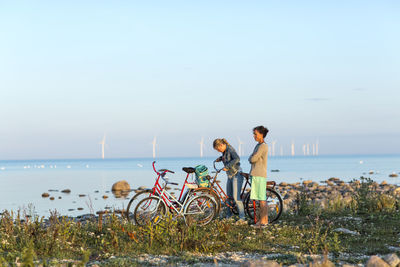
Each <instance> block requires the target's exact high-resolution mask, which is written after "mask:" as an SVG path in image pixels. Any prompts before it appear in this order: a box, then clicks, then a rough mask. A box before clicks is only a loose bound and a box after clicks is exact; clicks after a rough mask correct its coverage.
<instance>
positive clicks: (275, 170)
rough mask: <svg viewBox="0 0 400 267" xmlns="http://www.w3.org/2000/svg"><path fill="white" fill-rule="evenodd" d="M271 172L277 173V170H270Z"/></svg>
mask: <svg viewBox="0 0 400 267" xmlns="http://www.w3.org/2000/svg"><path fill="white" fill-rule="evenodd" d="M271 172H279V170H278V169H276V170H271Z"/></svg>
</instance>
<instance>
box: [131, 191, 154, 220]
mask: <svg viewBox="0 0 400 267" xmlns="http://www.w3.org/2000/svg"><path fill="white" fill-rule="evenodd" d="M152 194H153V190H152V189H145V190H143V191H140V192H139V193H136V194H135V195H134V196H133V197H132V198H131V199H130V200H129V203H128V206H127V207H126V212H125V217H126V218H127V220H128V221H129V222H131V221H133V214H134V212H135V208H136V206H137V204H138V203H139V202H140V201H141V200H142V199H144V198H147V197H150V196H151V195H152Z"/></svg>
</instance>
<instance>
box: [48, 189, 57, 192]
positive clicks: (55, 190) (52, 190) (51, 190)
mask: <svg viewBox="0 0 400 267" xmlns="http://www.w3.org/2000/svg"><path fill="white" fill-rule="evenodd" d="M49 192H58V190H57V189H49Z"/></svg>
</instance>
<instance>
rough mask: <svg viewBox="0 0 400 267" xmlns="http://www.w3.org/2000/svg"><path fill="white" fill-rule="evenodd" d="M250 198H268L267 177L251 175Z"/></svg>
mask: <svg viewBox="0 0 400 267" xmlns="http://www.w3.org/2000/svg"><path fill="white" fill-rule="evenodd" d="M250 199H254V200H267V178H265V177H260V176H251V191H250Z"/></svg>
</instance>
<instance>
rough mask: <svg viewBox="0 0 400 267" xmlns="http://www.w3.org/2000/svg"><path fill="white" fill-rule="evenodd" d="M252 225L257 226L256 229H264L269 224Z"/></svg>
mask: <svg viewBox="0 0 400 267" xmlns="http://www.w3.org/2000/svg"><path fill="white" fill-rule="evenodd" d="M251 227H253V228H256V229H264V228H267V227H268V224H261V223H256V224H252V225H251Z"/></svg>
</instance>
